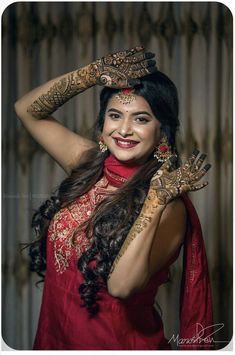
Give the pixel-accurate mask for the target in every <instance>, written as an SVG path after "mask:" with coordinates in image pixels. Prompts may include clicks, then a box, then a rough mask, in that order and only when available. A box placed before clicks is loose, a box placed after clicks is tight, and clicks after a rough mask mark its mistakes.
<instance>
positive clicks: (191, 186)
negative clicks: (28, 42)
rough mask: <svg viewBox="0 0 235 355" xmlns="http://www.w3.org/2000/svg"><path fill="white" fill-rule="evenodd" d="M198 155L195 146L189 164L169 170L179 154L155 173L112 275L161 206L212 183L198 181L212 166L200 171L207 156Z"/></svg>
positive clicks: (208, 165) (115, 261)
mask: <svg viewBox="0 0 235 355" xmlns="http://www.w3.org/2000/svg"><path fill="white" fill-rule="evenodd" d="M198 155H199V151H198V150H197V149H195V150H194V151H193V153H192V155H191V156H190V158H189V159H188V161H186V163H185V164H183V165H182V166H181V167H179V168H178V169H176V170H173V171H169V169H170V168H171V165H172V163H173V161H174V160H175V157H172V158H170V159H168V160H167V161H166V162H165V163H164V164H163V165H162V166H161V168H160V169H159V170H158V171H157V173H156V174H155V175H154V176H153V178H152V180H151V183H150V188H149V191H148V194H147V197H146V199H145V202H144V205H143V208H142V210H141V213H140V215H139V216H138V218H137V219H136V221H135V223H134V224H133V226H132V228H131V230H130V232H129V234H128V236H127V237H126V239H125V241H124V243H123V245H122V247H121V249H120V251H119V253H118V255H117V257H116V258H115V260H114V263H113V265H112V267H111V270H110V274H111V273H112V272H113V270H114V269H115V267H116V265H117V263H118V261H119V259H120V258H121V256H122V255H123V254H124V253H125V251H126V249H127V248H128V246H129V245H130V243H131V242H132V240H134V239H135V238H136V236H137V235H138V234H139V233H141V232H142V231H143V230H144V229H145V228H146V227H147V225H148V224H150V223H151V222H152V218H153V215H154V212H155V211H156V208H157V207H158V206H161V207H162V208H165V206H166V204H167V203H168V202H169V201H171V200H172V199H174V198H175V197H177V196H179V195H180V194H182V193H183V192H187V191H196V190H199V189H201V188H203V187H204V186H206V185H207V184H208V182H204V183H202V184H197V182H198V181H199V180H200V179H201V178H202V177H203V176H204V175H205V174H206V173H207V171H208V170H209V169H210V167H211V165H210V164H207V165H205V166H204V168H203V169H201V170H200V168H201V166H202V164H203V162H204V160H205V158H206V155H205V154H201V155H200V157H199V159H198V160H197V157H198ZM110 274H109V277H110ZM109 277H108V278H109Z"/></svg>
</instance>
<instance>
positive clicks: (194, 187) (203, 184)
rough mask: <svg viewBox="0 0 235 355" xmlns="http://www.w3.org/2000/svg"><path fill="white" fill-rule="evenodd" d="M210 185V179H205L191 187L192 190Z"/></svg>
mask: <svg viewBox="0 0 235 355" xmlns="http://www.w3.org/2000/svg"><path fill="white" fill-rule="evenodd" d="M207 185H208V181H205V182H203V183H201V184H197V185H193V186H191V187H190V191H197V190H201V189H203V187H205V186H207Z"/></svg>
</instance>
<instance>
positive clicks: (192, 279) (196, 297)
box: [104, 155, 214, 350]
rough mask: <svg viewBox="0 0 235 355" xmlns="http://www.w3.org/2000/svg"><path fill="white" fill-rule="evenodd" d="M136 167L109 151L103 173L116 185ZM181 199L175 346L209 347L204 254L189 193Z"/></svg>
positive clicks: (209, 307)
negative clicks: (183, 226) (183, 217)
mask: <svg viewBox="0 0 235 355" xmlns="http://www.w3.org/2000/svg"><path fill="white" fill-rule="evenodd" d="M139 168H140V165H137V164H124V163H122V162H120V161H119V160H117V159H116V158H115V157H114V156H112V155H109V157H108V158H106V160H105V162H104V175H105V177H106V178H107V180H108V181H109V183H110V184H111V185H113V186H116V187H120V186H122V184H123V183H124V182H126V181H127V180H128V179H129V178H130V177H132V176H133V174H135V172H136V171H137V170H138V169H139ZM181 198H182V200H183V201H184V204H185V207H186V210H187V216H188V220H187V222H188V227H187V233H186V236H185V239H184V244H183V245H184V250H183V272H182V278H181V289H180V308H179V310H180V314H179V318H180V333H179V338H178V341H179V350H213V348H214V345H213V340H212V337H213V336H212V337H210V334H212V333H213V311H212V296H211V285H210V278H209V271H208V265H207V256H206V249H205V244H204V240H203V236H202V230H201V225H200V221H199V218H198V215H197V212H196V210H195V208H194V206H193V204H192V202H191V201H190V199H189V197H188V196H187V195H186V194H184V195H182V196H181Z"/></svg>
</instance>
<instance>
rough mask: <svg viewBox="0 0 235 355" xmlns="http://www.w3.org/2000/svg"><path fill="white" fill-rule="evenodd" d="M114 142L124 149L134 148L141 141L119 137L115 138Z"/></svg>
mask: <svg viewBox="0 0 235 355" xmlns="http://www.w3.org/2000/svg"><path fill="white" fill-rule="evenodd" d="M114 142H115V144H116V145H117V146H118V147H119V148H123V149H130V148H133V147H135V146H136V145H137V144H138V143H139V142H136V141H132V140H123V139H119V138H114Z"/></svg>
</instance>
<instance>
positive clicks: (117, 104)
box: [107, 95, 154, 115]
mask: <svg viewBox="0 0 235 355" xmlns="http://www.w3.org/2000/svg"><path fill="white" fill-rule="evenodd" d="M134 97H135V98H134V100H132V101H131V102H129V103H124V102H121V101H120V100H119V99H118V97H117V95H113V96H112V97H111V98H110V99H109V101H108V105H107V110H109V109H111V108H115V109H117V110H119V111H128V112H135V111H147V112H149V113H150V114H152V115H154V114H153V112H152V110H151V107H150V106H149V104H148V102H147V101H146V100H145V99H144V98H143V97H142V96H138V95H134Z"/></svg>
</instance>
